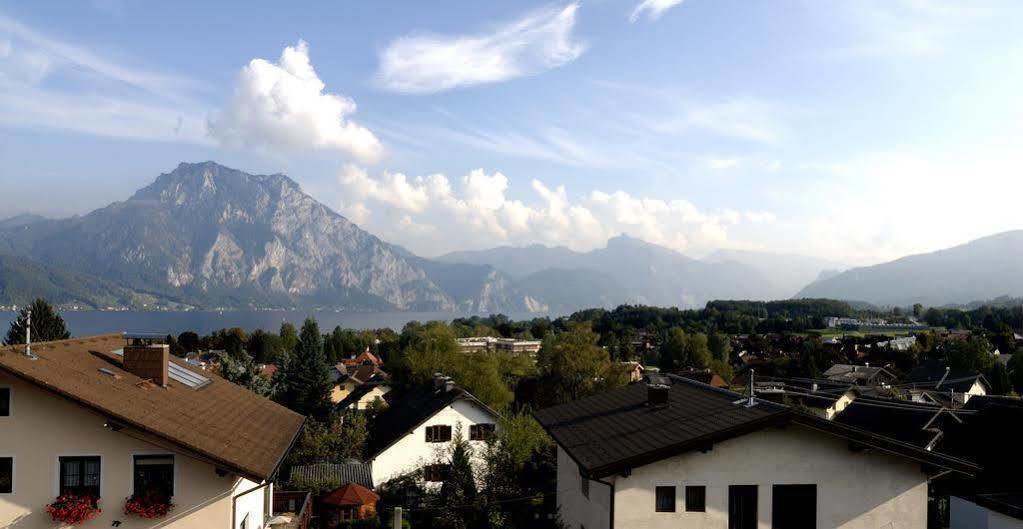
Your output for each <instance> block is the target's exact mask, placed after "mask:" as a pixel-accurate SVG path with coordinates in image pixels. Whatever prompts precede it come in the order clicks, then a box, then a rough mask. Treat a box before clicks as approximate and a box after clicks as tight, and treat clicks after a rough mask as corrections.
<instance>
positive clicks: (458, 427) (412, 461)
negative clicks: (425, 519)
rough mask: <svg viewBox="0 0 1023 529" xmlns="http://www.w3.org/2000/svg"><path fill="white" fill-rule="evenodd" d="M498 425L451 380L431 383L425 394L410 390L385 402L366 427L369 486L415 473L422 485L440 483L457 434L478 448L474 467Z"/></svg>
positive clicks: (491, 413) (495, 418) (486, 409)
mask: <svg viewBox="0 0 1023 529" xmlns="http://www.w3.org/2000/svg"><path fill="white" fill-rule="evenodd" d="M497 421H498V415H497V413H496V412H495V411H493V410H491V409H490V408H489V407H488V406H486V405H485V404H483V403H482V402H480V401H479V400H477V399H476V397H473V396H472V394H470V393H469V392H467V391H465V390H464V389H461V388H459V387H457V386H456V385H455V384H454V383H453V382H452V381H451V380H450V379H440V380H437V381H435V384H434V387H433V388H432V389H430V390H429V391H415V392H412V393H409V394H406V395H404V396H402V397H401V398H400V399H396V400H393V401H391V402H389V406H388V408H387V410H386V411H384V412H383V413H381V414H380V415H377V417H376V418H375V419H374V420H373V424H372V425H371V427H370V435H369V447H368V451H369V453H370V454H372V456H370V458H369V462H370V463H371V464H372V467H373V484H374V486H379V485H380V484H381V483H384V482H386V481H388V480H390V479H392V478H395V477H398V476H400V475H402V474H407V473H410V472H413V471H416V470H419V469H423V470H424V480H425V481H426V482H434V483H436V482H440V481H443V477H444V475H445V472H446V470H447V466H446V465H447V461H449V460H450V457H449V456H450V450H451V443H452V440H453V439H455V437H456V436H457V435H461V436H462V438H463V439H465V440H467V441H468V442H469V443H470V444H471V446H473V448H475V449H478V450H476V451H475V457H476V463H477V464H478V463H479V457H480V456H481V455H482V454H481V450H482V449H483V447H484V445H485V443H486V441H487V439H489V438H490V436H492V435H493V434H494V432H495V429H496V426H497Z"/></svg>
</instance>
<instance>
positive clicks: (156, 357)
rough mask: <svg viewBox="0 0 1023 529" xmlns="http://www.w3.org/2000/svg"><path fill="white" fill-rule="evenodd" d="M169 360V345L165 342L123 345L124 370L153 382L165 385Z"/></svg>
mask: <svg viewBox="0 0 1023 529" xmlns="http://www.w3.org/2000/svg"><path fill="white" fill-rule="evenodd" d="M169 360H170V346H168V345H167V344H150V345H141V344H140V345H136V344H132V345H126V346H125V347H124V370H125V371H127V372H129V373H131V374H133V375H135V376H137V377H139V378H143V379H149V380H152V381H153V383H154V384H157V385H159V386H163V387H167V369H168V367H167V364H168V362H169Z"/></svg>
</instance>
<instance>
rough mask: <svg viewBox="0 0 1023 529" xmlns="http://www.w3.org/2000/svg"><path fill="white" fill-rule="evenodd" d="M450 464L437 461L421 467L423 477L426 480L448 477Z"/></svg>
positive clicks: (440, 479)
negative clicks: (434, 463)
mask: <svg viewBox="0 0 1023 529" xmlns="http://www.w3.org/2000/svg"><path fill="white" fill-rule="evenodd" d="M450 470H451V465H445V464H442V463H438V464H436V465H426V466H425V467H423V479H425V480H426V481H444V480H445V479H446V478H447V477H448V472H449V471H450Z"/></svg>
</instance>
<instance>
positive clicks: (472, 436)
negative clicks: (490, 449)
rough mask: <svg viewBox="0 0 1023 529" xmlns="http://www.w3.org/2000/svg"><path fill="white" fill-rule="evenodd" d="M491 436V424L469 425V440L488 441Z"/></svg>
mask: <svg viewBox="0 0 1023 529" xmlns="http://www.w3.org/2000/svg"><path fill="white" fill-rule="evenodd" d="M493 437H494V425H493V424H473V425H471V426H469V440H471V441H489V440H490V439H492V438H493Z"/></svg>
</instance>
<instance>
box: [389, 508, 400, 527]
mask: <svg viewBox="0 0 1023 529" xmlns="http://www.w3.org/2000/svg"><path fill="white" fill-rule="evenodd" d="M391 529H401V507H395V508H394V521H393V523H392V524H391Z"/></svg>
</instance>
